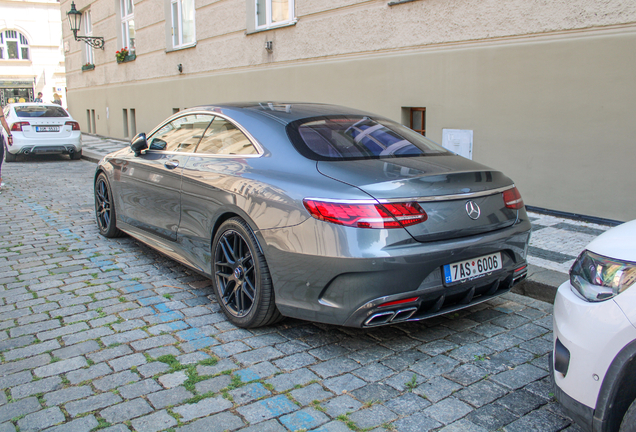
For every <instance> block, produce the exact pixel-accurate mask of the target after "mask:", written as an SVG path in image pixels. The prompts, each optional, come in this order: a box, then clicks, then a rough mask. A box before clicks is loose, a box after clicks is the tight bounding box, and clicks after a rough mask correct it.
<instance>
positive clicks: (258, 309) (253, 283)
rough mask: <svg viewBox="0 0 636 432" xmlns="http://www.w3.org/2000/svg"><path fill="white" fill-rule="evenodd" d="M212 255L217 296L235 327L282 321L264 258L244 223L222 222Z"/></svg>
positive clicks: (230, 220) (234, 221) (256, 325)
mask: <svg viewBox="0 0 636 432" xmlns="http://www.w3.org/2000/svg"><path fill="white" fill-rule="evenodd" d="M212 251H213V259H214V262H213V270H214V279H213V280H214V293H215V294H216V298H217V301H218V302H219V305H220V306H221V308H222V309H223V312H224V313H225V315H226V316H227V317H228V319H229V320H230V321H231V322H232V323H233V324H235V325H237V326H239V327H245V328H250V327H260V326H264V325H268V324H273V323H274V322H276V321H278V320H280V319H281V318H282V317H281V315H280V313H279V312H278V309H277V308H276V304H275V301H274V290H273V288H272V282H271V277H270V274H269V269H268V267H267V263H266V262H265V257H264V256H263V254H262V253H261V249H260V248H259V247H258V243H257V240H256V237H255V236H254V234H253V233H252V230H251V229H250V227H249V226H248V225H247V223H245V221H243V220H242V219H240V218H232V219H229V220H227V221H225V222H223V224H222V225H221V227H220V228H219V230H218V232H217V234H216V236H215V237H214V242H213V246H212Z"/></svg>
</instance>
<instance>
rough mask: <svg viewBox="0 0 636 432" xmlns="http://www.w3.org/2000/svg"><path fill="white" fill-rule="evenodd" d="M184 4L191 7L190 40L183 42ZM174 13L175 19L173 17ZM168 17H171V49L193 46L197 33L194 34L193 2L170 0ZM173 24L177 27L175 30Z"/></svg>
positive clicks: (194, 13) (194, 9)
mask: <svg viewBox="0 0 636 432" xmlns="http://www.w3.org/2000/svg"><path fill="white" fill-rule="evenodd" d="M185 2H190V6H191V7H192V40H186V41H184V34H183V23H184V18H183V9H184V8H183V5H184V3H185ZM175 12H176V17H175ZM170 17H171V24H170V25H171V28H172V38H171V40H172V47H173V48H185V47H190V46H194V45H196V43H197V32H196V8H195V1H194V0H171V1H170ZM175 23H177V25H178V27H177V28H176V29H175Z"/></svg>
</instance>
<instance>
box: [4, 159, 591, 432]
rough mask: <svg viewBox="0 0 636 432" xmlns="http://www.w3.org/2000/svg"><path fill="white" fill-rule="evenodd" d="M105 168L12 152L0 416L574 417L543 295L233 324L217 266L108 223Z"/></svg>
mask: <svg viewBox="0 0 636 432" xmlns="http://www.w3.org/2000/svg"><path fill="white" fill-rule="evenodd" d="M94 169H95V165H94V164H93V163H90V162H87V161H69V160H68V159H67V158H66V157H62V156H59V157H58V156H50V157H47V158H38V159H37V160H27V161H23V162H17V163H11V164H6V163H5V164H3V180H4V182H5V183H6V186H5V188H4V189H3V190H2V191H1V193H0V209H2V212H1V214H0V361H1V363H0V389H4V390H3V391H0V432H14V431H16V430H20V431H21V432H25V431H38V430H54V431H90V430H96V429H100V430H102V431H109V432H110V431H128V430H135V431H140V432H142V431H143V432H146V431H159V430H166V429H167V430H178V431H191V430H192V431H195V430H196V431H222V430H230V431H234V430H243V431H263V432H267V431H286V430H307V431H309V430H315V431H331V432H337V431H350V430H373V431H386V430H390V431H403V432H409V431H418V432H421V431H444V432H451V431H457V432H460V431H461V432H480V431H499V430H503V431H507V432H513V431H514V432H517V431H519V432H527V431H540V432H549V431H561V430H566V431H568V432H576V431H579V430H580V429H579V428H578V427H577V426H575V425H572V421H571V420H570V419H568V418H567V417H566V416H565V415H564V414H563V412H562V410H561V408H560V406H559V405H558V404H557V403H556V402H555V401H554V400H553V398H552V395H551V389H550V385H549V379H548V362H547V354H548V352H549V351H550V349H551V346H552V333H551V326H552V315H551V311H552V306H551V305H550V304H549V303H545V302H541V301H538V300H534V299H532V298H530V297H525V296H521V295H516V294H507V295H505V296H503V297H500V298H498V299H496V300H492V301H489V302H486V303H483V304H481V305H477V306H474V307H472V308H470V309H467V310H464V311H461V312H459V313H454V314H451V315H446V316H442V317H438V318H435V319H431V320H428V321H423V322H419V323H409V324H402V325H395V326H389V327H381V328H376V329H372V330H359V329H351V328H343V327H336V326H329V325H321V324H312V323H308V322H304V321H300V320H292V319H287V320H285V321H283V322H281V323H280V324H278V325H276V326H273V327H268V328H263V329H258V330H243V329H239V328H236V327H234V326H233V325H231V324H230V323H229V322H228V321H227V320H226V319H225V317H224V316H223V314H222V313H221V312H220V310H219V307H218V306H217V304H216V302H215V300H214V297H213V296H211V294H212V291H211V288H210V282H209V281H208V280H206V279H204V278H202V277H201V276H199V275H198V274H196V273H193V272H191V271H189V270H188V269H186V268H184V267H182V266H181V265H179V264H177V263H175V262H174V261H171V260H170V259H167V258H165V257H163V256H161V255H159V254H157V253H155V252H154V251H152V250H151V249H149V248H147V247H145V246H143V245H142V244H140V243H139V242H137V241H136V240H133V239H132V238H122V239H117V240H109V239H106V238H103V237H101V236H100V235H99V234H98V231H97V228H96V226H95V222H94V211H93V192H92V180H93V173H94ZM18 428H19V429H18Z"/></svg>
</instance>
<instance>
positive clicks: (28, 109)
mask: <svg viewBox="0 0 636 432" xmlns="http://www.w3.org/2000/svg"><path fill="white" fill-rule="evenodd" d="M15 113H16V114H17V115H18V117H68V113H67V112H66V110H65V109H64V108H62V107H59V106H47V105H37V106H28V105H25V106H16V107H15Z"/></svg>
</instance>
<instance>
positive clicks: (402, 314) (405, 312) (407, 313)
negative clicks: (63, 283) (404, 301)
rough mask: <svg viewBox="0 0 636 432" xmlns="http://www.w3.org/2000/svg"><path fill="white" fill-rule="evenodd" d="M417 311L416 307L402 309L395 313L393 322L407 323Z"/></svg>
mask: <svg viewBox="0 0 636 432" xmlns="http://www.w3.org/2000/svg"><path fill="white" fill-rule="evenodd" d="M416 311H417V308H416V307H410V308H407V309H400V310H399V311H397V312H396V313H395V315H393V318H391V322H396V321H405V320H407V319H409V318H411V316H412V315H413V314H414V313H415V312H416Z"/></svg>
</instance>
